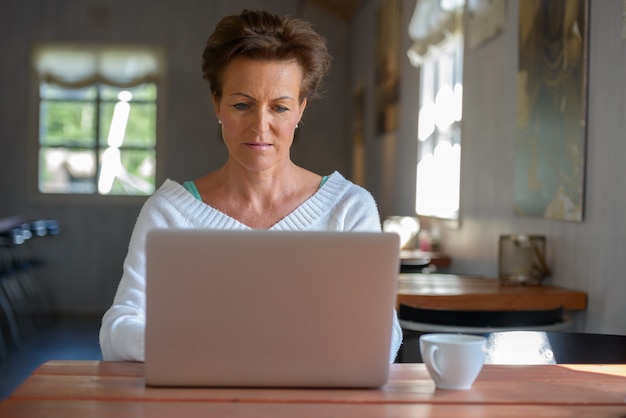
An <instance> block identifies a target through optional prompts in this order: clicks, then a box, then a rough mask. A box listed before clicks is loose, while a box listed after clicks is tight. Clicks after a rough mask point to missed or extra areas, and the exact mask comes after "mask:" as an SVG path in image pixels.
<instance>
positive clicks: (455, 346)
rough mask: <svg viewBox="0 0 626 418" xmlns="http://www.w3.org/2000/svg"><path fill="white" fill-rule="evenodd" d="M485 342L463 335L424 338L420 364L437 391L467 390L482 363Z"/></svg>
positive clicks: (421, 339) (430, 335) (422, 337)
mask: <svg viewBox="0 0 626 418" xmlns="http://www.w3.org/2000/svg"><path fill="white" fill-rule="evenodd" d="M486 345H487V339H486V338H485V337H481V336H477V335H465V334H424V335H422V336H421V337H420V352H421V354H422V360H423V361H424V364H426V368H427V369H428V372H429V373H430V376H431V377H432V379H433V380H434V381H435V385H436V386H437V388H439V389H457V390H458V389H469V388H471V387H472V384H473V383H474V380H476V377H478V374H479V373H480V370H481V369H482V367H483V363H484V361H485V353H486Z"/></svg>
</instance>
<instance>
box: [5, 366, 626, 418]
mask: <svg viewBox="0 0 626 418" xmlns="http://www.w3.org/2000/svg"><path fill="white" fill-rule="evenodd" d="M624 414H626V365H623V364H622V365H578V366H573V365H569V366H568V365H549V366H543V365H542V366H503V365H485V366H484V367H483V370H482V371H481V374H480V375H479V376H478V379H477V380H476V382H475V383H474V385H473V387H472V389H470V390H467V391H450V390H438V389H436V388H435V386H434V383H433V382H432V380H431V379H430V377H429V376H428V373H427V371H426V369H425V366H424V365H423V364H421V363H420V364H393V365H392V366H391V370H390V377H389V382H388V384H387V385H386V386H384V387H382V388H381V389H360V390H357V389H353V390H352V389H338V390H333V389H308V390H307V389H228V388H223V389H210V388H151V387H146V386H145V383H144V379H143V364H141V363H123V362H95V361H52V362H48V363H46V364H44V365H42V366H41V367H39V368H38V369H37V370H36V371H35V372H34V373H33V374H32V375H31V376H30V377H29V378H28V379H27V380H26V381H25V382H24V383H22V385H20V386H19V387H18V388H17V390H16V391H15V392H14V393H13V394H12V395H11V397H10V398H9V399H8V400H5V401H4V402H2V403H1V404H0V417H3V418H4V417H12V418H22V417H28V418H37V417H52V418H54V417H63V418H72V417H96V416H97V417H129V418H132V417H176V416H179V417H205V416H219V417H266V416H268V417H269V416H271V417H299V418H307V417H347V418H350V417H360V418H368V417H378V418H380V417H391V416H393V417H425V416H429V417H438V416H446V417H457V416H458V417H478V416H480V417H547V416H550V417H567V416H574V415H576V416H590V417H620V416H624Z"/></svg>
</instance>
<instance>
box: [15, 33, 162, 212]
mask: <svg viewBox="0 0 626 418" xmlns="http://www.w3.org/2000/svg"><path fill="white" fill-rule="evenodd" d="M47 45H50V44H47ZM52 45H60V44H52ZM72 45H73V46H77V47H84V48H89V47H90V45H92V44H88V43H73V44H72ZM127 46H128V45H123V44H106V45H97V46H96V47H107V48H111V47H113V48H116V47H120V48H126V47H127ZM133 47H136V48H146V49H149V50H151V51H156V53H157V54H159V66H160V76H159V77H158V78H157V79H155V80H152V81H151V82H152V83H154V85H155V86H156V89H157V95H156V100H155V101H154V102H151V103H154V104H155V106H156V115H155V117H156V121H155V125H156V126H155V145H154V152H155V164H156V167H155V176H154V181H155V190H156V189H158V188H159V187H160V185H161V184H162V183H163V181H164V180H165V179H164V177H163V173H165V172H166V169H165V162H166V160H165V156H164V151H163V150H164V144H163V143H164V140H163V138H164V137H165V116H166V115H167V109H166V104H167V100H166V97H167V92H166V89H165V86H166V85H167V80H166V73H167V72H166V62H167V61H166V51H165V49H164V48H163V47H162V46H156V45H151V44H145V45H136V46H133ZM33 49H34V48H33ZM30 58H31V65H30V67H29V68H30V71H31V74H30V77H29V90H28V91H29V93H28V110H27V113H28V126H29V129H28V130H27V141H26V142H27V146H26V152H27V158H25V161H26V164H25V165H24V169H25V173H24V175H25V178H26V180H27V197H28V199H29V200H30V201H32V202H34V203H45V204H62V205H65V204H67V205H76V204H81V205H82V204H88V205H89V204H98V205H101V204H113V205H117V204H122V205H127V204H141V203H143V202H144V201H145V200H146V199H147V198H148V197H149V196H150V195H149V194H148V195H124V194H110V195H109V194H100V193H99V192H98V191H97V178H96V190H95V191H94V192H93V193H56V192H55V193H46V192H42V191H40V190H39V159H40V156H39V150H40V136H39V135H40V132H39V129H40V103H41V96H40V83H41V77H40V75H39V74H38V72H37V70H36V68H35V67H36V65H35V55H34V54H31V57H30ZM94 103H96V101H95V100H94ZM98 106H99V103H98ZM96 129H99V127H97V128H96ZM97 139H98V138H97V137H96V138H94V140H95V141H97ZM94 149H99V150H101V149H103V147H102V145H101V144H99V143H98V144H96V148H94ZM97 158H99V154H97ZM97 167H100V163H99V162H98V163H97Z"/></svg>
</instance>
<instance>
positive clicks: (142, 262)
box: [100, 172, 402, 362]
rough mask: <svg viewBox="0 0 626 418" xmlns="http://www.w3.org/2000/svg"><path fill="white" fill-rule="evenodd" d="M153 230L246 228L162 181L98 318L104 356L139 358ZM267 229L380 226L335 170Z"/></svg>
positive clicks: (369, 204) (359, 191)
mask: <svg viewBox="0 0 626 418" xmlns="http://www.w3.org/2000/svg"><path fill="white" fill-rule="evenodd" d="M154 228H195V229H239V230H245V229H250V228H249V227H248V226H246V225H244V224H242V223H240V222H239V221H237V220H236V219H233V218H231V217H229V216H227V215H225V214H224V213H222V212H220V211H218V210H216V209H215V208H213V207H211V206H209V205H207V204H205V203H203V202H201V201H199V200H198V199H196V198H195V197H194V196H192V195H191V193H189V192H188V191H187V190H186V189H185V188H183V187H182V186H181V185H180V184H178V183H176V182H174V181H172V180H166V181H165V182H164V183H163V185H162V186H161V187H160V188H159V189H158V190H157V191H156V192H155V193H154V194H153V195H152V196H151V197H150V198H148V200H147V201H146V203H145V204H144V206H143V208H142V209H141V212H140V213H139V217H138V218H137V223H136V224H135V228H134V230H133V233H132V236H131V239H130V244H129V247H128V254H127V256H126V260H125V261H124V270H123V274H122V279H121V281H120V283H119V286H118V289H117V293H116V295H115V299H114V300H113V305H112V306H111V307H110V308H109V310H108V311H107V312H106V313H105V315H104V317H103V318H102V327H101V328H100V346H101V348H102V355H103V357H104V359H105V360H130V361H144V331H145V323H146V313H145V306H146V299H145V296H146V295H145V284H146V259H145V241H146V234H147V232H148V231H149V230H151V229H154ZM270 230H276V231H287V230H298V231H304V230H307V231H314V230H333V231H380V230H381V227H380V217H379V214H378V208H377V207H376V203H375V201H374V199H373V197H372V196H371V194H370V193H369V192H368V191H366V190H365V189H363V188H361V187H359V186H357V185H355V184H353V183H351V182H350V181H348V180H346V179H345V178H344V177H343V176H342V175H341V174H339V173H338V172H335V173H333V174H332V175H330V176H329V177H328V180H327V181H326V182H325V183H324V185H323V186H322V187H320V188H319V190H318V191H317V192H316V193H315V194H314V195H313V196H311V197H310V198H309V199H308V200H307V201H305V202H304V203H303V204H302V205H300V206H299V207H298V208H296V209H295V210H294V211H293V212H291V213H290V214H289V215H287V216H286V217H285V218H283V219H282V220H280V221H279V222H278V223H276V224H275V225H274V226H272V227H271V228H270ZM393 325H394V326H393V333H392V341H391V352H390V362H393V360H394V359H395V356H396V354H397V352H398V349H399V348H400V344H401V343H402V330H401V329H400V325H399V323H398V319H397V317H396V315H394V324H393Z"/></svg>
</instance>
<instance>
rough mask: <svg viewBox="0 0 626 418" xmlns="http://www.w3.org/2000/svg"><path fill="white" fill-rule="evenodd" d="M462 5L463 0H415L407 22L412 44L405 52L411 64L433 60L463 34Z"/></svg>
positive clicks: (417, 64)
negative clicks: (413, 8)
mask: <svg viewBox="0 0 626 418" xmlns="http://www.w3.org/2000/svg"><path fill="white" fill-rule="evenodd" d="M464 6H465V1H464V0H417V4H416V5H415V10H414V12H413V16H412V17H411V21H410V23H409V36H410V37H411V39H412V40H413V44H412V45H411V47H410V48H409V50H408V51H407V55H408V57H409V60H410V61H411V64H413V65H414V66H415V67H419V66H421V65H422V63H423V62H425V61H427V60H436V59H437V57H438V56H439V55H440V54H441V52H443V51H446V50H447V49H448V48H449V46H450V45H454V44H455V43H456V42H455V40H457V38H459V37H462V36H463V9H464Z"/></svg>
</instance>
